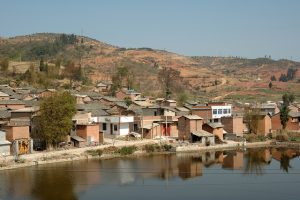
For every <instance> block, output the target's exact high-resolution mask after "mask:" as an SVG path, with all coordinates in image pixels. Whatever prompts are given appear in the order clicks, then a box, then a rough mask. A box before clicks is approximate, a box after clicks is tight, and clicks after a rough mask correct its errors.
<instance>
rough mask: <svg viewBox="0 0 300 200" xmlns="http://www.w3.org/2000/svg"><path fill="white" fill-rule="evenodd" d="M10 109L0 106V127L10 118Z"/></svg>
mask: <svg viewBox="0 0 300 200" xmlns="http://www.w3.org/2000/svg"><path fill="white" fill-rule="evenodd" d="M10 111H11V110H10V109H7V108H0V128H1V127H2V126H3V125H5V124H7V123H8V122H9V120H10V116H11V114H10Z"/></svg>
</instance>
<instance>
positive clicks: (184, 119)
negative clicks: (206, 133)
mask: <svg viewBox="0 0 300 200" xmlns="http://www.w3.org/2000/svg"><path fill="white" fill-rule="evenodd" d="M202 124H203V119H202V118H201V117H199V116H198V115H185V116H181V117H179V118H178V139H180V140H189V141H192V135H191V133H192V132H193V131H198V130H202Z"/></svg>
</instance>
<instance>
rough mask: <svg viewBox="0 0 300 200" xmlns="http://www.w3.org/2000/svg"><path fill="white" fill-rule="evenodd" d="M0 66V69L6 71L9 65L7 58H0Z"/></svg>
mask: <svg viewBox="0 0 300 200" xmlns="http://www.w3.org/2000/svg"><path fill="white" fill-rule="evenodd" d="M0 66H1V71H2V72H4V73H6V72H7V70H8V66H9V60H8V59H7V58H5V59H3V60H1V62H0Z"/></svg>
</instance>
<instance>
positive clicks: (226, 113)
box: [211, 105, 232, 119]
mask: <svg viewBox="0 0 300 200" xmlns="http://www.w3.org/2000/svg"><path fill="white" fill-rule="evenodd" d="M231 109H232V107H231V105H218V106H211V110H212V119H220V118H221V117H230V116H231Z"/></svg>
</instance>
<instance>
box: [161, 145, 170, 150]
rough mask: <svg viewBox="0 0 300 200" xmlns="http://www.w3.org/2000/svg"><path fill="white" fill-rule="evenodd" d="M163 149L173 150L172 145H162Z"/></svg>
mask: <svg viewBox="0 0 300 200" xmlns="http://www.w3.org/2000/svg"><path fill="white" fill-rule="evenodd" d="M162 149H163V150H164V151H170V150H171V149H172V145H170V144H163V145H162Z"/></svg>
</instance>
